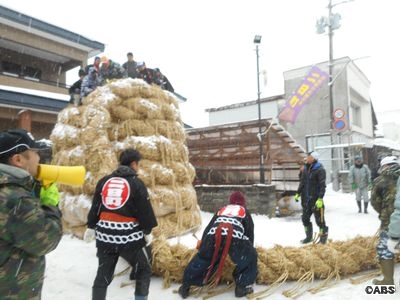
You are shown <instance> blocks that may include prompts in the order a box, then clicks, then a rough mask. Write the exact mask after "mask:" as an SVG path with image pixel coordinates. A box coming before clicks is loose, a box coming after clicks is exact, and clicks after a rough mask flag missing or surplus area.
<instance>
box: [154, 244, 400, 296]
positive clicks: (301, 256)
mask: <svg viewBox="0 0 400 300" xmlns="http://www.w3.org/2000/svg"><path fill="white" fill-rule="evenodd" d="M376 243H377V236H374V237H360V236H358V237H355V238H354V239H351V240H348V241H337V242H336V241H334V242H329V243H328V244H325V245H321V244H311V245H308V246H303V247H282V246H280V245H276V246H274V247H273V248H271V249H265V248H262V247H257V248H256V249H257V253H258V266H257V268H258V275H257V284H265V285H269V287H268V289H267V290H265V291H262V292H260V293H258V295H257V294H256V295H254V297H256V296H257V297H258V296H260V295H261V294H263V293H266V292H267V291H270V289H272V288H273V287H277V286H278V285H279V286H280V285H282V284H284V283H285V282H287V281H297V283H296V285H295V286H294V287H293V288H292V289H290V290H286V291H284V292H283V293H284V294H285V295H286V296H288V297H295V296H298V295H299V294H301V293H303V292H305V291H310V292H314V293H315V292H318V291H320V290H322V289H324V288H327V287H329V286H331V285H333V284H334V283H336V282H337V281H338V280H340V279H341V278H342V277H344V276H346V275H352V274H356V273H358V272H361V271H366V270H371V269H376V268H377V260H376V248H375V247H376ZM196 253H197V250H196V249H189V248H187V247H185V246H183V245H181V244H177V245H170V244H169V243H168V242H167V241H166V240H161V239H156V240H154V241H153V274H154V275H156V276H160V277H163V282H164V287H169V286H170V284H171V283H172V282H182V277H183V272H184V269H185V267H186V266H187V265H188V263H189V261H190V259H191V258H192V257H193V256H194V255H195V254H196ZM397 261H400V259H399V256H397ZM233 270H234V265H233V263H232V261H231V260H230V259H229V258H228V259H227V261H226V264H225V267H224V270H223V274H222V278H221V282H226V283H227V284H229V283H231V282H233V277H232V272H233ZM371 274H372V273H371ZM372 275H375V276H378V275H379V274H377V272H373V274H372ZM367 277H368V276H365V278H366V279H370V277H371V276H369V277H368V278H367ZM316 279H323V280H322V281H320V282H318V283H313V281H314V280H316ZM359 282H361V281H359ZM353 283H357V282H356V281H354V282H353ZM257 299H261V298H257Z"/></svg>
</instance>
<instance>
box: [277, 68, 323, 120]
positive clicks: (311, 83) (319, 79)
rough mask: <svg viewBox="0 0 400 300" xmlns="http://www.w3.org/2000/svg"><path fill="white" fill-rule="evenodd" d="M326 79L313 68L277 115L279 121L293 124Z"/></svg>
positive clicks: (320, 71)
mask: <svg viewBox="0 0 400 300" xmlns="http://www.w3.org/2000/svg"><path fill="white" fill-rule="evenodd" d="M328 78H329V75H328V74H327V73H326V72H324V71H322V70H321V69H319V68H318V67H316V66H313V67H312V68H311V69H310V71H309V72H308V74H307V76H306V77H305V78H304V79H303V81H302V82H301V84H300V85H299V87H298V88H297V89H296V91H295V92H293V94H292V95H291V96H290V97H289V99H288V100H287V101H286V103H285V106H284V107H283V109H282V110H281V112H280V113H279V119H280V120H282V121H285V122H290V123H292V124H294V123H295V122H296V119H297V115H298V114H299V113H300V111H301V110H302V109H303V107H304V105H306V103H307V101H308V100H309V99H310V98H311V97H312V96H314V94H315V93H316V92H317V91H318V90H319V89H320V87H321V86H322V84H323V83H324V82H325V81H326V80H327V79H328Z"/></svg>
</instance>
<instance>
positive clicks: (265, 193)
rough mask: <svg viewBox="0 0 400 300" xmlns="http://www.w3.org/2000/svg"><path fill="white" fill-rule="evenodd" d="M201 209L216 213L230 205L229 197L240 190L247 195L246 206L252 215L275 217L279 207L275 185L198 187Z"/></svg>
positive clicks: (197, 192)
mask: <svg viewBox="0 0 400 300" xmlns="http://www.w3.org/2000/svg"><path fill="white" fill-rule="evenodd" d="M195 189H196V194H197V202H198V204H199V206H200V209H201V210H203V211H206V212H211V213H215V212H216V211H217V210H218V209H219V208H221V207H222V206H224V205H227V204H229V196H230V195H231V193H232V192H233V191H236V190H240V191H242V192H243V193H244V194H245V197H246V206H247V208H248V209H249V210H250V212H251V213H257V214H265V215H268V216H270V217H273V216H274V214H275V207H276V205H277V199H276V193H275V185H214V186H212V185H197V186H195Z"/></svg>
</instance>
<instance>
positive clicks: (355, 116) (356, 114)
mask: <svg viewBox="0 0 400 300" xmlns="http://www.w3.org/2000/svg"><path fill="white" fill-rule="evenodd" d="M351 117H352V118H351V119H352V121H353V124H354V125H356V126H358V127H361V125H362V123H361V107H360V106H358V105H355V104H354V103H352V104H351Z"/></svg>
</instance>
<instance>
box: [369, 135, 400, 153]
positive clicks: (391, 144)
mask: <svg viewBox="0 0 400 300" xmlns="http://www.w3.org/2000/svg"><path fill="white" fill-rule="evenodd" d="M372 144H373V145H376V146H383V147H387V148H390V149H393V150H397V151H400V144H399V143H397V142H395V141H393V140H389V139H385V138H378V139H375V140H373V142H372Z"/></svg>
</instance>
